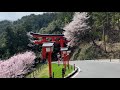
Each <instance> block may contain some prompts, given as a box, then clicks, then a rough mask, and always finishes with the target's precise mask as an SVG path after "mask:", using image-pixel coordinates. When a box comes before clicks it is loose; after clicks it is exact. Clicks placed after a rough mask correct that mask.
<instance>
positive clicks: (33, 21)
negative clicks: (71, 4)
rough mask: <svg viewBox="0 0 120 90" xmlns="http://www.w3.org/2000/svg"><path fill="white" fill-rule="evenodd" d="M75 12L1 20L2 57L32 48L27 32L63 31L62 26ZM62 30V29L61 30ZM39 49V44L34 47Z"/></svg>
mask: <svg viewBox="0 0 120 90" xmlns="http://www.w3.org/2000/svg"><path fill="white" fill-rule="evenodd" d="M72 16H73V12H56V13H44V14H42V15H34V14H31V15H28V16H23V17H22V18H21V19H18V20H17V21H13V22H12V21H7V20H4V21H0V59H7V58H9V57H10V56H12V55H14V54H17V53H20V52H24V51H26V50H29V49H31V48H29V47H28V44H29V43H30V41H29V39H28V36H27V33H28V32H30V31H32V32H35V33H46V34H48V33H56V34H57V33H62V30H61V28H63V27H64V26H65V24H67V23H69V22H70V21H71V20H72ZM60 30H61V31H60ZM32 49H33V50H34V51H35V52H36V51H39V52H40V50H39V49H40V48H38V46H36V47H34V48H32Z"/></svg>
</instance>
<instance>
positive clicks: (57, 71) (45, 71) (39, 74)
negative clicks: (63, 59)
mask: <svg viewBox="0 0 120 90" xmlns="http://www.w3.org/2000/svg"><path fill="white" fill-rule="evenodd" d="M40 68H41V69H40ZM62 68H63V64H60V65H59V66H58V64H57V63H52V72H54V78H62ZM73 70H74V68H73V66H72V65H69V69H68V67H67V66H66V72H65V76H67V75H68V74H69V73H71V72H72V71H73ZM52 74H53V73H52ZM26 78H49V68H48V64H44V65H42V66H41V65H38V66H37V67H36V70H35V71H33V72H32V73H30V74H28V75H27V76H26Z"/></svg>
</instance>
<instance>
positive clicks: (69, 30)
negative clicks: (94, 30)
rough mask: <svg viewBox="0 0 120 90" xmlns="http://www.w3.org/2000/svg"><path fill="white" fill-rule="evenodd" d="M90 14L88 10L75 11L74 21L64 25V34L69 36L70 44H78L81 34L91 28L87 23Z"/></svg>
mask: <svg viewBox="0 0 120 90" xmlns="http://www.w3.org/2000/svg"><path fill="white" fill-rule="evenodd" d="M88 18H89V17H88V15H87V13H86V12H81V13H80V12H75V14H74V17H73V20H72V22H70V23H69V24H68V25H66V26H65V27H64V30H65V32H64V35H65V37H66V38H67V40H68V41H70V42H69V43H68V45H69V46H71V47H72V46H76V45H77V44H78V41H79V39H80V38H81V35H82V34H84V32H85V31H87V30H89V28H90V27H89V26H88V24H87V19H88Z"/></svg>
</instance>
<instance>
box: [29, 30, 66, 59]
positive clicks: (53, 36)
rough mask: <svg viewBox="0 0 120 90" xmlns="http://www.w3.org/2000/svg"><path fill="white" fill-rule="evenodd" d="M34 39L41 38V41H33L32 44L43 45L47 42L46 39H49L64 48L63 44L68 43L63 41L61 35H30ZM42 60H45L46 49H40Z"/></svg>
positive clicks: (63, 38)
mask: <svg viewBox="0 0 120 90" xmlns="http://www.w3.org/2000/svg"><path fill="white" fill-rule="evenodd" d="M30 34H31V35H32V36H33V37H34V38H37V39H39V38H42V40H35V41H34V44H43V43H44V42H49V41H47V38H51V39H52V41H51V42H55V43H59V44H60V46H61V47H64V43H67V42H68V41H67V40H66V39H65V37H64V35H63V34H38V33H32V32H31V33H30ZM57 38H59V39H60V40H59V41H57V40H56V39H57ZM42 59H46V49H45V48H44V47H43V48H42Z"/></svg>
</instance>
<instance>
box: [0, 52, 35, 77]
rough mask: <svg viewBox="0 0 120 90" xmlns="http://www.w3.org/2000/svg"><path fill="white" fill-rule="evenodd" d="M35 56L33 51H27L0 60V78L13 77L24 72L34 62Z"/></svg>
mask: <svg viewBox="0 0 120 90" xmlns="http://www.w3.org/2000/svg"><path fill="white" fill-rule="evenodd" d="M35 58H36V56H35V54H34V53H33V52H31V51H27V52H25V53H19V54H17V55H14V56H13V57H11V58H9V59H8V60H4V61H0V78H15V77H17V75H21V74H26V73H27V72H28V69H30V68H31V67H32V65H33V64H34V59H35Z"/></svg>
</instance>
